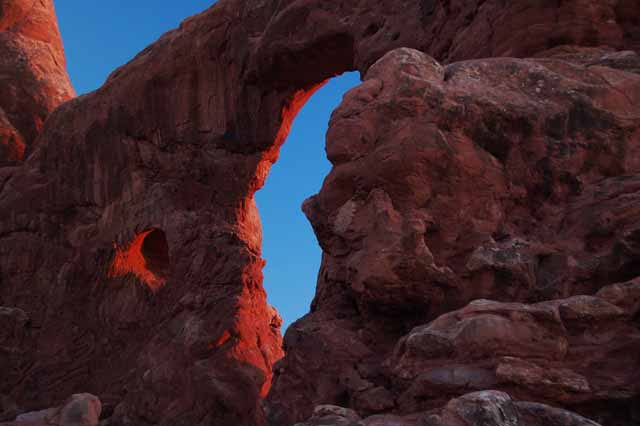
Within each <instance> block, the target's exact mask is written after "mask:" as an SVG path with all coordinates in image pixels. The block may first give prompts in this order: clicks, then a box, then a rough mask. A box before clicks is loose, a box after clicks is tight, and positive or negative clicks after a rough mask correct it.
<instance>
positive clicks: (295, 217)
mask: <svg viewBox="0 0 640 426" xmlns="http://www.w3.org/2000/svg"><path fill="white" fill-rule="evenodd" d="M54 3H55V6H56V11H57V13H58V20H59V23H60V31H61V33H62V38H63V41H64V45H65V52H66V56H67V68H68V70H69V74H70V76H71V82H72V83H73V85H74V87H75V89H76V91H77V93H78V94H82V93H86V92H90V91H92V90H95V89H97V88H98V87H99V86H101V85H102V83H103V82H104V81H105V79H106V78H107V76H108V75H109V74H110V73H111V71H113V70H114V69H115V68H116V67H118V66H120V65H122V64H124V63H126V62H127V61H129V60H130V59H132V58H133V57H134V56H135V55H136V54H137V53H138V52H140V51H141V50H142V49H144V48H145V47H146V46H148V45H149V44H151V43H152V42H153V41H155V40H156V39H157V38H158V37H160V36H161V35H162V34H163V33H165V32H167V31H169V30H170V29H172V28H176V27H177V26H178V25H179V24H180V22H181V21H182V20H183V19H185V18H187V17H188V16H191V15H193V14H195V13H198V12H200V11H202V10H204V9H206V8H207V7H209V6H210V5H211V4H213V2H212V1H211V0H189V1H184V2H176V1H174V0H172V1H169V0H155V1H150V0H135V1H131V0H127V1H124V0H109V1H95V2H94V1H92V2H89V1H86V0H54ZM358 83H359V79H358V75H357V73H348V74H344V75H342V76H340V77H336V78H334V79H333V80H331V81H330V82H329V83H328V84H327V85H326V86H324V87H323V88H322V89H321V90H320V91H319V92H317V93H316V94H315V95H314V96H313V98H311V100H310V101H309V102H308V103H307V104H306V105H305V107H304V109H303V110H302V111H301V112H300V114H299V115H298V117H297V118H296V121H295V122H294V124H293V127H292V129H291V133H290V134H289V138H288V139H287V142H286V143H285V144H284V146H283V148H282V150H281V153H280V159H279V160H278V162H277V163H276V164H275V166H274V167H273V168H272V170H271V173H270V175H269V178H268V179H267V183H266V185H265V187H264V188H263V189H262V190H261V191H260V192H258V194H257V195H256V198H257V202H258V208H259V209H260V215H261V217H262V227H263V233H264V240H263V253H262V256H263V257H264V258H265V259H266V260H267V266H266V267H265V269H264V275H265V287H266V289H267V293H268V295H269V302H270V303H271V304H272V305H274V306H275V307H276V308H277V309H278V311H279V312H280V314H281V315H282V317H283V319H284V326H283V331H284V328H286V327H287V326H288V325H289V324H290V323H291V322H293V321H295V320H296V319H298V318H300V317H301V316H302V315H304V314H305V313H307V312H308V310H309V304H310V303H311V300H312V299H313V295H314V292H315V285H316V278H317V274H318V269H319V266H320V256H321V251H320V248H319V246H318V243H317V240H316V237H315V235H314V234H313V231H312V229H311V225H309V222H308V221H307V219H306V218H305V216H304V215H303V214H302V211H301V210H300V206H301V205H302V202H303V201H304V200H305V199H306V198H307V197H309V196H311V195H313V194H315V193H317V192H318V191H319V190H320V187H321V185H322V181H323V180H324V177H325V176H326V175H327V174H328V173H329V170H330V167H331V166H330V164H329V162H328V161H327V159H326V153H325V151H324V136H325V133H326V130H327V125H328V123H329V117H330V115H331V112H332V111H333V110H334V109H335V108H336V106H337V105H338V104H339V103H340V100H341V99H342V95H343V94H344V92H346V91H347V90H349V89H350V88H352V87H353V86H355V85H356V84H358Z"/></svg>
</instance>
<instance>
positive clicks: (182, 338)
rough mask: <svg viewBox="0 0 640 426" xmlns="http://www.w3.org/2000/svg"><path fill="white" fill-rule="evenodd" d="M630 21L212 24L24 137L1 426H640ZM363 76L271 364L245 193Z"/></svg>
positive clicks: (559, 7) (586, 11) (385, 4)
mask: <svg viewBox="0 0 640 426" xmlns="http://www.w3.org/2000/svg"><path fill="white" fill-rule="evenodd" d="M4 4H5V3H0V5H4ZM11 4H14V2H11ZM15 4H18V3H15ZM34 4H36V6H37V7H40V5H47V4H48V3H46V2H44V3H42V2H36V3H34ZM11 10H12V9H10V8H6V7H4V6H1V7H0V20H1V21H2V22H4V20H5V18H6V19H9V18H11V17H12V16H13V15H11V14H10V13H9V12H8V11H11ZM635 10H637V3H636V1H635V0H619V1H615V2H609V1H596V2H593V1H583V0H571V1H564V2H529V1H525V0H517V1H511V2H507V4H505V2H503V1H499V0H487V1H477V2H476V1H472V2H469V1H462V0H456V1H438V0H434V1H409V2H397V1H395V0H383V1H378V2H359V3H358V2H333V1H320V0H297V1H285V2H281V1H278V2H276V1H271V0H266V1H265V0H252V1H239V0H226V1H220V2H219V3H217V4H216V5H215V6H214V7H212V8H210V9H209V10H207V11H205V12H203V13H202V14H200V15H197V16H195V17H193V18H190V19H188V20H187V21H185V22H184V23H183V24H182V25H181V26H180V28H178V29H177V30H174V31H171V32H169V33H167V34H165V35H164V36H163V37H161V38H160V39H159V40H158V41H157V42H156V43H155V44H153V45H152V46H150V47H149V48H147V49H145V50H144V51H143V52H141V53H140V54H139V55H138V56H137V57H136V58H134V59H133V60H132V61H131V62H130V63H128V64H127V65H125V66H123V67H122V68H120V69H118V70H116V71H115V72H114V73H113V74H112V75H111V76H110V78H109V79H108V81H107V82H106V83H105V85H104V86H103V87H102V88H100V89H99V90H97V91H96V92H94V93H91V94H88V95H86V96H83V97H81V98H78V99H74V100H71V101H69V102H67V103H65V104H63V105H61V106H60V107H59V108H58V109H57V110H55V111H54V112H53V113H52V114H51V115H50V116H49V118H48V119H47V120H46V122H45V124H44V127H43V128H42V131H41V132H40V129H39V127H38V126H37V125H35V126H32V127H29V128H30V129H32V130H30V132H31V133H29V132H27V131H26V130H21V128H18V127H16V126H17V125H14V124H11V123H14V122H13V121H11V122H10V125H11V126H13V129H15V130H16V131H17V132H20V134H21V135H22V136H21V137H22V138H23V139H24V140H25V141H31V142H29V143H31V145H30V146H31V147H32V152H31V155H29V156H28V158H27V159H26V161H25V163H24V164H23V165H15V164H14V165H12V166H7V167H0V306H4V307H5V308H2V310H0V321H2V324H5V323H6V324H7V327H6V330H9V331H8V332H7V333H4V332H3V334H0V339H2V340H0V345H1V347H0V349H1V351H0V366H2V367H5V368H6V370H4V371H8V372H9V374H7V375H6V376H3V377H2V379H0V390H1V391H2V394H1V395H0V420H13V419H14V418H15V417H16V415H20V414H22V413H24V412H29V411H34V410H39V409H42V408H43V407H52V406H60V405H61V404H62V403H63V401H62V400H61V398H62V397H63V396H64V395H70V394H74V393H76V392H91V393H92V394H95V395H97V396H98V397H99V398H100V400H101V401H102V405H103V412H104V414H103V417H105V418H107V420H106V421H108V422H109V424H111V425H118V426H119V425H136V426H137V425H175V424H189V425H208V424H216V425H220V426H225V425H240V424H243V425H251V426H253V425H256V426H263V425H265V424H267V423H270V424H271V425H273V426H275V425H277V426H289V425H291V424H293V423H294V422H297V421H304V420H305V419H307V418H309V417H310V416H312V415H313V413H314V408H315V407H316V406H318V405H326V404H334V405H339V406H347V407H348V408H347V409H345V410H343V411H341V410H340V409H335V408H331V409H326V407H325V409H321V410H320V412H318V411H316V417H318V416H319V417H324V416H325V414H323V413H325V412H330V413H333V414H327V415H333V416H338V417H340V416H341V417H342V418H343V419H346V420H344V421H348V422H356V423H357V422H359V421H360V420H359V419H362V418H365V419H366V420H364V421H365V422H368V423H365V424H368V425H381V426H382V425H389V424H402V423H398V422H411V421H413V422H414V424H415V422H417V421H418V420H415V419H420V418H422V417H421V416H423V414H425V413H427V414H429V416H432V415H433V416H434V417H433V418H431V420H430V421H432V423H433V422H435V423H433V424H434V425H441V426H449V425H452V426H454V425H455V426H459V425H464V424H465V422H466V423H467V424H469V422H473V421H474V420H473V419H474V416H476V415H477V416H481V417H483V418H485V417H486V418H488V419H491V418H492V417H491V416H492V414H491V413H494V412H495V410H496V408H495V407H502V408H497V409H498V410H499V411H500V410H502V411H501V412H505V410H506V411H509V412H510V413H512V414H511V416H512V417H513V418H515V417H517V418H518V419H521V420H518V421H521V422H525V423H514V424H521V425H522V426H533V425H535V426H537V423H535V422H539V421H540V419H545V418H546V419H549V420H548V422H549V423H550V424H554V423H553V422H555V423H556V424H562V423H561V421H562V420H558V419H571V420H566V421H567V422H569V421H571V422H573V423H574V424H576V425H579V424H581V423H580V422H582V423H583V424H589V421H587V420H584V421H583V420H582V419H581V417H580V416H579V415H578V414H572V413H570V412H568V411H565V410H566V409H568V410H572V411H576V412H578V413H580V414H583V415H585V416H587V417H591V418H593V419H594V420H596V421H602V422H603V423H602V424H603V426H608V425H613V424H615V425H616V426H627V425H631V424H634V422H636V421H637V418H638V413H637V412H636V411H637V409H636V408H634V407H635V404H636V402H635V401H637V399H638V389H637V387H636V385H635V384H634V382H635V381H637V380H636V379H637V373H636V372H635V368H634V363H635V365H637V350H638V346H637V333H638V322H637V314H636V313H633V312H636V311H637V305H638V302H637V300H636V299H637V297H636V293H637V288H636V286H635V284H634V281H633V280H634V279H635V278H636V277H637V276H638V275H640V273H639V272H637V271H636V269H637V268H636V264H637V259H638V258H637V257H636V256H637V255H638V247H637V245H638V244H637V241H636V240H637V239H638V238H637V234H638V230H637V225H636V223H637V220H636V218H637V215H636V208H637V207H636V204H637V203H636V192H637V186H638V182H640V181H638V173H639V167H640V160H639V158H640V154H639V153H638V152H637V146H638V143H639V142H640V141H639V139H640V75H639V74H638V69H639V68H640V67H639V64H640V60H639V58H638V55H637V52H635V51H634V49H637V48H638V45H639V42H640V33H639V32H638V22H637V18H636V16H637V14H634V13H630V11H631V12H633V11H635ZM29 16H35V15H29ZM7 17H8V18H7ZM11 19H12V18H11ZM9 20H10V19H9ZM27 21H28V20H27ZM46 22H49V24H47V23H46ZM46 22H45V23H44V24H42V23H41V24H42V26H43V28H45V29H46V28H47V25H50V23H51V22H53V21H46ZM48 28H51V27H48ZM2 30H4V27H3V28H2ZM7 32H8V31H6V30H5V32H4V33H3V36H5V33H7ZM35 33H39V32H38V31H35ZM56 37H57V32H56V33H55V35H54V36H51V38H47V40H54V41H55V40H57V39H56ZM54 44H55V43H54ZM487 57H495V58H494V59H478V58H487ZM507 57H509V58H507ZM515 58H529V59H515ZM472 59H475V60H472ZM459 61H463V62H459ZM58 64H62V63H61V62H58ZM3 65H4V64H3ZM11 69H13V68H11ZM354 69H357V70H359V71H360V72H361V75H362V76H363V84H362V85H361V86H359V87H358V88H356V89H354V90H353V91H351V92H350V93H348V94H347V95H346V97H345V99H344V102H343V103H342V105H341V106H340V107H339V108H338V110H337V111H336V112H335V113H334V116H333V118H332V121H331V124H330V129H329V133H328V135H327V154H328V157H329V159H330V161H331V162H332V163H333V166H334V167H333V170H332V172H331V174H330V175H329V176H328V178H327V179H326V181H325V184H324V186H323V189H322V190H321V192H320V193H319V194H318V195H317V196H315V197H312V198H311V199H309V200H308V201H307V202H306V203H305V205H304V207H303V208H304V211H305V213H306V214H307V216H308V217H309V219H310V221H311V223H312V225H313V227H314V229H315V232H316V234H317V236H318V240H319V242H320V244H321V246H322V249H323V252H324V254H323V262H322V268H321V271H320V274H319V282H318V288H317V294H316V298H315V300H314V303H313V306H312V312H311V313H310V314H309V315H308V316H306V317H304V318H303V319H301V320H300V321H298V322H297V323H295V324H294V325H293V326H292V327H291V328H290V329H289V331H288V332H287V335H286V337H285V340H284V349H285V351H286V356H285V357H284V358H283V359H282V360H281V361H280V362H278V363H276V361H277V360H279V359H280V358H281V357H282V356H283V350H282V347H281V338H280V331H279V328H280V324H281V320H280V319H279V317H278V315H277V313H276V312H275V311H274V310H273V309H272V308H271V307H269V306H268V304H267V303H266V296H265V293H264V290H263V288H262V272H261V268H262V266H263V260H262V259H261V257H260V245H261V225H260V219H259V216H258V212H257V208H256V205H255V201H254V198H253V195H254V193H255V191H257V190H258V189H259V188H260V187H261V186H262V184H263V183H264V180H265V178H266V175H267V173H268V171H269V168H270V166H271V164H273V162H274V161H275V160H276V159H277V156H278V150H279V148H280V146H281V144H282V143H283V142H284V141H285V139H286V137H287V133H288V130H289V127H290V125H291V123H292V121H293V119H294V118H295V115H296V113H297V112H298V110H299V109H300V108H301V107H302V105H303V104H304V102H305V101H306V100H307V99H308V98H309V97H310V96H311V95H312V94H313V93H314V91H315V90H317V89H318V88H319V87H321V85H322V84H323V82H325V81H326V80H327V79H329V78H331V77H333V76H334V75H336V74H339V73H341V72H344V71H347V70H354ZM45 70H46V68H45ZM56 72H57V71H56ZM56 72H54V71H45V72H44V75H47V76H55V75H58V74H56ZM61 78H62V80H64V79H66V77H64V76H63V77H61ZM54 80H55V79H54ZM62 80H58V81H62ZM18 81H22V80H18ZM25 81H27V80H25ZM65 81H66V80H65ZM54 86H55V85H54ZM11 87H12V86H11V83H10V82H9V83H5V82H4V81H0V91H2V90H5V89H7V88H11ZM55 87H58V88H59V87H62V86H55ZM40 93H47V92H46V91H43V92H40ZM45 98H47V97H46V96H45ZM3 99H5V98H4V97H2V98H0V102H2V100H3ZM9 99H11V101H12V102H13V101H15V100H16V99H17V98H16V97H10V98H9ZM47 99H48V98H47ZM61 99H62V98H61ZM2 108H3V109H5V111H6V108H5V107H4V106H2ZM20 111H21V112H20V114H21V115H20V117H23V118H25V120H26V121H25V122H26V123H32V122H33V123H36V121H34V120H33V119H32V117H33V116H32V115H31V114H32V110H31V109H30V107H28V106H24V107H20ZM27 127H28V126H27ZM23 132H26V133H23ZM25 135H29V136H25ZM33 141H36V142H33ZM29 143H28V142H25V145H29ZM574 296H580V297H574ZM479 299H482V300H487V299H492V300H493V301H492V302H489V301H478V300H479ZM483 309H485V311H483ZM487 309H489V310H490V312H487V311H486V310H487ZM3 330H4V329H3ZM423 335H427V336H435V337H433V339H431V340H428V339H427V341H426V342H423V343H424V344H421V343H420V342H421V340H420V339H421V337H416V336H423ZM530 338H531V339H538V340H536V342H539V345H537V344H536V345H534V344H532V342H530V341H528V340H527V339H530ZM501 345H502V346H501ZM503 346H508V348H505V347H503ZM467 350H470V351H471V353H470V354H466V352H465V351H467ZM585 351H587V352H589V353H588V356H586V355H585V356H582V357H581V354H582V353H583V352H585ZM471 354H473V356H471ZM634 356H635V358H634ZM623 361H628V363H626V364H625V363H624V362H623ZM274 364H275V367H274ZM272 368H274V370H273V371H274V374H275V378H274V380H273V385H272V386H271V382H272ZM438 368H441V370H440V371H438V370H437V369H438ZM447 368H448V369H447ZM429 372H432V373H433V374H431V375H429ZM601 372H606V374H607V377H602V376H601V374H600V373H601ZM429 380H430V381H431V382H433V383H435V385H433V386H434V389H435V388H438V389H440V392H438V393H437V395H435V396H433V397H432V396H429V395H425V394H424V392H427V393H428V392H430V389H431V388H430V386H432V385H431V382H429ZM471 391H479V392H480V393H479V394H477V393H474V394H472V395H470V396H464V394H465V393H468V392H471ZM489 391H491V392H489ZM500 391H502V392H500ZM503 392H508V393H509V394H511V396H509V395H507V394H505V393H503ZM267 394H268V395H267ZM265 396H266V399H263V398H264V397H265ZM451 398H454V399H452V400H451V401H449V399H451ZM514 399H515V400H524V401H530V402H518V401H514ZM474 407H475V408H474ZM483 407H485V408H483ZM323 410H324V411H323ZM327 410H328V411H327ZM336 410H337V411H336ZM348 410H352V411H348ZM474 410H475V411H474ZM478 410H480V411H478ZM483 410H484V411H483ZM485 411H486V415H485V414H483V413H485ZM336 413H343V414H345V415H342V414H336ZM465 413H467V414H468V416H467V414H465ZM474 413H475V414H474ZM478 413H479V414H478ZM372 416H373V417H372ZM396 420H397V421H396ZM503 420H504V422H506V421H509V422H511V420H509V419H506V420H505V419H503ZM311 421H312V422H313V421H315V420H311ZM340 421H342V420H340ZM487 421H489V420H487ZM394 422H396V423H394ZM438 422H439V423H438ZM456 422H457V423H456ZM504 422H503V424H508V423H504ZM585 422H586V423H585ZM611 422H617V423H611ZM494 423H495V422H494ZM494 423H487V424H494ZM511 423H513V422H511ZM341 424H343V423H341ZM346 424H348V423H346ZM408 424H411V423H408Z"/></svg>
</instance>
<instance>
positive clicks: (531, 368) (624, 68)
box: [270, 48, 640, 424]
mask: <svg viewBox="0 0 640 426" xmlns="http://www.w3.org/2000/svg"><path fill="white" fill-rule="evenodd" d="M598 52H599V53H598ZM598 55H599V56H598ZM541 56H542V58H540V59H527V60H520V59H500V58H496V59H483V60H474V61H466V62H460V63H453V64H450V65H448V66H442V65H440V64H438V63H437V62H436V61H434V60H433V59H431V58H430V57H428V56H426V55H424V54H422V53H419V52H417V51H415V50H408V49H399V50H394V51H392V52H391V53H389V54H387V55H386V56H385V57H384V58H382V59H381V60H380V61H378V62H376V63H375V64H374V65H373V66H372V67H371V68H370V69H369V71H368V72H367V74H366V75H365V77H364V82H363V84H362V85H361V86H359V87H357V88H356V89H354V90H352V91H351V92H349V93H348V94H347V95H346V96H345V99H344V101H343V103H342V105H341V106H340V107H339V108H338V110H337V111H336V112H335V113H334V115H333V117H332V120H331V124H330V128H329V132H328V134H327V154H328V157H329V159H330V160H331V161H332V162H333V164H334V168H333V170H332V171H331V173H330V175H329V176H328V178H327V179H326V181H325V184H324V186H323V188H322V190H321V191H320V193H319V194H318V195H317V196H314V197H312V198H310V199H309V200H307V201H306V202H305V205H304V211H305V213H306V214H307V216H308V217H309V219H310V221H311V223H312V224H313V226H314V229H315V230H316V234H317V235H318V238H319V241H320V244H321V245H322V248H323V250H324V258H323V263H322V267H321V273H320V279H319V282H318V292H317V295H316V298H315V300H314V305H313V312H312V313H311V314H310V315H308V316H307V317H305V318H303V319H302V320H300V321H299V322H297V323H295V324H294V325H293V326H292V327H291V328H290V330H289V332H288V333H287V336H286V337H285V347H286V348H287V356H286V357H285V359H284V360H283V361H282V362H281V363H279V364H278V368H277V369H276V371H277V372H278V376H277V378H276V381H275V385H274V388H273V390H272V394H271V398H270V400H271V401H272V402H273V403H275V404H276V406H280V407H283V409H282V411H281V413H282V414H283V415H285V416H288V415H290V414H291V413H292V412H294V413H295V410H301V411H300V414H294V415H296V416H298V415H299V416H300V417H304V416H305V415H307V413H308V410H309V409H310V407H311V406H313V405H314V404H316V403H319V402H331V403H337V402H339V401H345V400H346V401H349V403H350V404H351V405H352V406H353V407H355V408H356V409H357V410H358V411H359V412H360V413H361V414H371V413H372V412H375V410H372V409H371V408H370V407H367V406H366V404H362V403H361V402H360V401H362V400H366V399H367V398H362V397H361V395H364V394H366V392H369V390H370V389H375V388H376V387H383V388H385V389H387V390H388V391H389V392H390V393H391V394H395V396H397V399H395V400H394V398H393V396H392V397H390V398H388V400H389V401H390V402H391V405H393V404H394V401H395V409H396V410H399V411H400V412H403V413H408V412H411V411H413V410H416V409H423V408H425V407H430V408H434V407H436V406H437V405H438V404H440V405H442V404H443V403H445V402H446V401H447V400H448V399H449V398H450V397H452V396H455V395H460V394H462V393H464V392H468V391H470V390H481V389H490V388H494V387H495V386H497V385H498V384H502V385H503V386H504V388H505V389H506V390H508V391H509V392H513V393H514V395H515V396H517V397H519V398H530V399H531V400H539V401H546V402H553V403H555V404H561V405H565V406H568V405H571V406H572V407H574V408H575V409H577V410H580V411H586V412H588V413H589V414H591V415H594V416H600V415H602V416H605V415H606V414H601V413H599V410H601V409H603V408H602V407H601V406H600V405H599V404H601V403H603V405H604V406H605V407H606V406H607V404H613V405H618V404H619V406H620V409H619V410H615V412H613V411H612V412H610V413H611V414H612V415H614V416H617V415H618V414H619V415H620V416H621V418H622V419H617V420H616V421H619V422H621V423H612V424H625V423H624V422H625V421H627V422H631V421H632V420H630V419H631V416H632V415H634V414H632V411H633V410H634V409H633V408H632V407H633V406H634V404H635V403H634V401H635V399H636V398H637V395H638V388H637V387H636V386H635V385H634V380H636V379H635V377H636V374H637V373H636V372H635V366H636V365H637V361H634V360H635V359H636V358H637V354H638V353H640V347H638V330H637V323H636V322H635V321H636V320H635V319H634V318H635V315H636V314H635V313H633V312H629V306H627V307H626V308H627V311H626V312H625V310H624V309H622V308H620V307H617V306H615V303H620V300H623V299H625V298H626V295H627V294H629V295H632V294H634V293H633V292H634V291H635V290H632V288H633V286H632V285H617V286H614V287H612V288H611V289H609V288H605V289H603V287H605V286H607V285H610V284H614V283H618V282H624V281H626V280H629V279H633V278H635V277H636V276H637V273H638V272H637V268H636V266H635V265H636V262H637V259H638V257H637V254H636V253H637V250H636V245H637V243H636V242H635V233H636V232H637V231H636V226H637V225H636V224H637V220H636V219H637V217H638V216H637V214H636V213H635V212H636V210H635V209H636V207H635V206H636V204H637V195H636V192H637V190H636V189H635V188H636V185H637V183H636V181H637V176H636V174H637V173H638V171H639V167H638V163H637V154H636V147H637V146H638V143H639V142H640V137H639V136H640V133H639V130H640V109H639V108H638V105H640V104H639V102H640V78H639V77H640V76H639V75H638V74H637V73H636V71H637V68H636V64H637V61H638V55H637V54H636V53H633V52H624V53H617V54H612V53H611V52H609V51H607V50H600V51H596V50H593V49H584V50H582V49H577V48H572V49H564V50H563V49H560V50H556V51H554V52H548V53H546V54H544V55H541ZM575 57H578V59H576V60H574V59H573V58H575ZM585 58H587V59H588V60H587V59H585ZM354 141H357V143H354ZM600 289H603V290H601V291H603V292H604V294H607V295H608V297H609V298H611V299H612V301H613V302H614V303H609V302H607V301H606V300H603V299H601V298H599V297H591V296H579V297H570V296H573V295H585V294H586V295H589V294H591V295H593V294H594V293H596V292H598V291H599V290H600ZM563 298H568V299H564V300H555V301H550V302H546V303H538V304H536V303H535V302H538V301H544V300H552V299H563ZM476 299H493V300H496V301H500V302H526V303H529V304H523V303H518V304H513V303H498V302H488V301H486V302H483V301H476V302H473V303H472V304H471V305H469V306H468V307H467V308H465V309H463V310H462V311H460V312H459V313H451V314H447V315H444V316H441V317H440V318H438V319H437V320H435V321H434V322H432V323H431V324H429V325H428V326H426V327H423V328H418V329H415V330H414V331H413V332H411V333H410V334H409V335H408V337H405V338H404V339H403V340H401V343H400V346H399V348H396V354H397V353H398V352H400V355H396V356H395V357H392V358H391V359H390V360H388V361H386V362H384V359H385V357H388V356H389V354H390V353H391V352H392V346H393V345H394V344H395V342H396V341H397V340H398V339H399V338H400V336H401V335H402V334H405V333H406V331H408V329H409V328H410V327H412V326H413V325H417V324H420V323H426V322H427V321H429V320H431V319H434V318H436V317H438V316H440V315H442V314H443V313H445V312H447V311H449V310H451V309H455V308H456V307H462V306H464V305H466V304H467V303H469V302H471V301H473V300H476ZM628 299H629V300H628V301H627V302H626V303H629V304H635V303H637V302H635V300H633V299H632V298H631V297H629V298H628ZM454 318H455V319H454ZM338 324H340V325H339V326H338ZM403 329H404V331H403ZM580 333H586V335H585V336H584V337H580V336H581V334H580ZM340 341H341V342H348V343H347V344H344V343H343V344H342V345H339V344H336V343H335V342H340ZM318 347H320V348H323V351H322V352H320V351H317V350H316V351H314V350H313V349H312V348H318ZM325 348H326V349H325ZM405 351H406V353H409V354H413V355H408V357H409V358H405V355H404V354H405ZM413 357H415V359H430V360H431V359H432V360H439V361H435V362H433V363H427V364H420V363H418V364H415V365H410V364H411V362H409V364H405V361H406V360H407V359H414V358H413ZM501 357H505V358H501ZM523 358H527V359H532V363H529V361H526V360H523ZM337 360H339V362H337ZM387 368H388V369H390V370H392V373H387V372H386V369H387ZM496 369H497V373H496ZM576 369H577V371H576ZM394 375H396V376H398V377H399V378H400V379H401V381H402V380H406V381H407V382H406V383H398V382H394V379H393V378H392V377H393V376H394ZM585 375H587V376H589V377H585ZM591 375H596V376H597V377H591ZM390 378H391V379H390ZM310 380H311V381H312V382H314V383H316V386H314V387H312V389H313V391H307V392H302V389H307V388H308V386H309V381H310ZM389 381H391V382H394V383H389ZM329 383H332V385H331V386H329ZM534 394H535V395H534ZM300 395H304V396H305V398H306V400H305V401H302V400H301V396H300ZM596 402H597V403H596ZM305 404H306V408H303V407H305ZM604 410H605V411H606V409H604ZM275 411H276V412H277V409H276V410H275ZM300 417H297V418H300ZM624 419H626V420H624ZM612 421H613V420H612ZM276 423H277V422H276ZM626 424H632V423H626Z"/></svg>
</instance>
